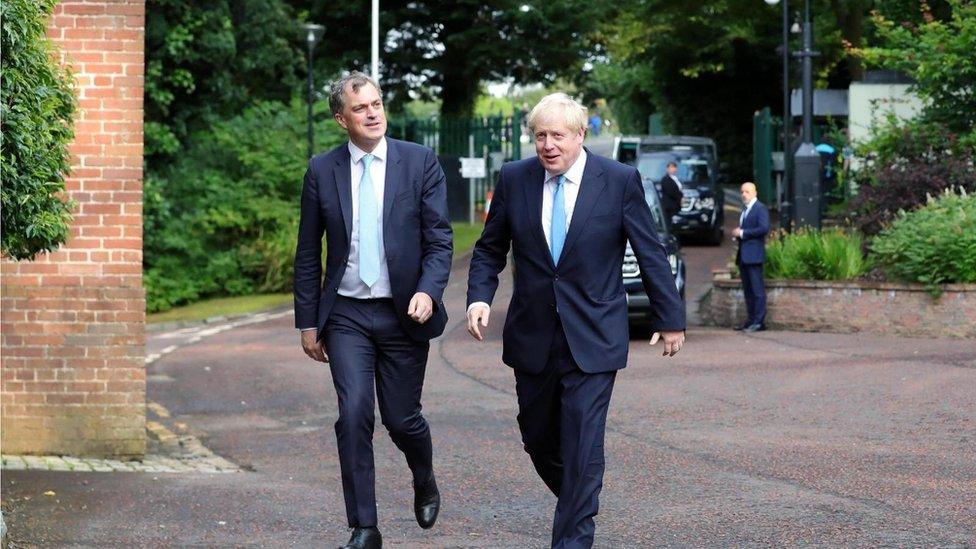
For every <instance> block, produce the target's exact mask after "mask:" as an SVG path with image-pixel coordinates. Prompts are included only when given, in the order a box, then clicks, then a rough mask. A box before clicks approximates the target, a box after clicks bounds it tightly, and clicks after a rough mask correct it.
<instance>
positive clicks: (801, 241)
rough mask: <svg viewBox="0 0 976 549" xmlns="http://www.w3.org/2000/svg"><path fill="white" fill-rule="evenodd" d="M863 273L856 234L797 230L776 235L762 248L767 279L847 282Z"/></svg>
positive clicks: (863, 262)
mask: <svg viewBox="0 0 976 549" xmlns="http://www.w3.org/2000/svg"><path fill="white" fill-rule="evenodd" d="M867 270H868V264H867V262H866V261H865V259H864V255H863V254H862V252H861V237H860V235H858V234H857V233H848V232H844V231H843V230H841V229H825V230H823V231H815V230H807V229H800V230H797V231H796V232H793V233H789V234H787V233H779V234H777V235H776V237H775V238H771V239H770V240H769V242H768V243H767V244H766V276H767V277H768V278H794V279H797V278H802V279H811V280H850V279H854V278H858V277H860V276H861V275H863V274H864V273H866V272H867Z"/></svg>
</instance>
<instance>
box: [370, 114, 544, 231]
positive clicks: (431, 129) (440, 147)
mask: <svg viewBox="0 0 976 549" xmlns="http://www.w3.org/2000/svg"><path fill="white" fill-rule="evenodd" d="M523 131H526V130H525V128H523V126H522V117H521V116H520V113H519V112H518V111H516V112H515V114H514V115H513V116H486V117H474V118H452V117H434V118H429V119H423V120H421V119H416V118H401V119H395V120H390V123H389V133H390V136H392V137H395V138H397V139H403V140H404V141H412V142H414V143H420V144H422V145H426V146H428V147H430V148H432V149H434V151H435V152H437V156H438V158H440V160H441V167H442V168H443V169H444V171H445V173H446V175H447V180H448V189H447V192H448V203H449V205H450V206H449V207H450V210H451V212H450V213H451V220H452V221H467V222H475V221H480V220H482V219H483V218H484V215H485V214H486V206H487V204H488V201H489V200H490V196H491V195H490V193H491V191H492V190H493V189H494V186H495V181H496V180H497V178H498V171H499V170H501V167H502V164H503V163H504V162H507V161H510V160H519V159H521V158H522V147H521V138H522V135H523ZM462 157H465V158H472V157H474V158H481V159H483V160H484V162H485V167H486V173H487V177H482V178H477V179H464V178H462V177H461V166H460V161H459V159H460V158H462Z"/></svg>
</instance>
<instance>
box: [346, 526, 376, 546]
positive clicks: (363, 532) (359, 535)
mask: <svg viewBox="0 0 976 549" xmlns="http://www.w3.org/2000/svg"><path fill="white" fill-rule="evenodd" d="M341 549H383V536H381V535H380V530H379V528H377V527H375V526H370V527H369V528H353V529H352V536H350V537H349V543H347V544H345V545H343V546H342V548H341Z"/></svg>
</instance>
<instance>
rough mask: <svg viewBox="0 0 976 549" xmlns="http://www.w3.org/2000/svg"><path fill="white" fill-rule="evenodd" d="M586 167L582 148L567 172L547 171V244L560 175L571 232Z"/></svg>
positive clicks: (544, 219) (544, 201) (544, 221)
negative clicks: (562, 177) (563, 176)
mask: <svg viewBox="0 0 976 549" xmlns="http://www.w3.org/2000/svg"><path fill="white" fill-rule="evenodd" d="M585 167H586V150H584V149H580V154H579V156H578V157H576V162H573V165H572V166H570V167H569V169H568V170H566V173H565V174H559V173H549V171H548V170H547V171H546V180H545V184H544V185H543V187H544V188H543V191H542V232H544V233H545V235H546V245H547V246H548V247H549V249H550V250H551V249H552V234H551V233H552V199H553V197H554V196H555V194H556V180H557V179H558V178H559V176H560V175H565V176H566V180H565V181H563V200H564V201H565V202H563V205H564V207H565V209H566V231H567V232H569V225H570V223H571V222H572V221H573V210H575V209H576V197H578V196H579V190H580V185H581V184H582V182H583V169H584V168H585ZM475 307H488V310H489V311H490V310H491V307H490V306H489V305H488V304H487V303H485V302H484V301H476V302H474V303H472V304H471V305H468V311H469V312H470V311H471V309H473V308H475Z"/></svg>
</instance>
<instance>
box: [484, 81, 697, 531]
mask: <svg viewBox="0 0 976 549" xmlns="http://www.w3.org/2000/svg"><path fill="white" fill-rule="evenodd" d="M586 120H587V118H586V108H584V107H583V106H582V105H580V104H579V103H577V102H576V101H575V100H573V99H572V98H570V97H569V96H567V95H566V94H564V93H554V94H551V95H548V96H546V97H544V98H543V99H542V100H541V101H540V102H539V104H538V105H536V106H535V108H534V109H532V112H530V113H529V116H528V124H529V129H530V131H531V135H532V136H533V139H534V141H535V148H536V153H537V156H536V157H535V158H529V159H525V160H520V161H518V162H511V163H509V164H506V165H505V166H503V167H502V170H501V174H500V176H499V180H498V185H497V187H496V188H495V192H494V198H493V200H492V204H491V210H489V214H488V220H487V221H486V223H485V229H484V232H483V233H482V234H481V238H480V239H479V240H478V243H477V244H475V248H474V255H473V256H472V258H471V269H470V272H469V275H468V309H467V317H468V318H467V321H468V332H469V333H470V334H471V335H472V336H473V337H474V338H475V339H477V340H479V341H481V340H482V339H483V338H484V336H483V334H482V329H484V328H486V327H487V326H488V319H489V315H490V312H491V302H492V299H493V297H494V295H495V290H496V289H497V288H498V274H499V273H500V272H501V271H502V269H503V268H504V267H505V262H506V257H507V255H508V251H509V248H510V247H511V248H513V249H514V261H515V290H514V293H513V295H512V301H511V303H510V304H509V308H508V316H507V318H506V319H505V327H504V334H503V352H502V361H503V362H505V364H508V365H509V366H511V367H512V368H514V370H515V391H516V394H517V397H518V405H519V414H518V424H519V429H520V431H521V434H522V442H523V444H524V446H525V451H526V452H527V453H528V454H529V457H530V458H531V460H532V463H533V465H534V466H535V469H536V471H537V472H538V474H539V476H540V477H542V480H543V481H544V482H545V483H546V486H548V487H549V489H550V490H552V492H553V494H555V495H556V497H557V498H558V499H557V503H556V511H555V516H554V518H553V526H552V547H554V548H557V547H558V548H570V547H572V548H577V547H590V546H592V545H593V537H594V523H593V517H594V516H595V515H596V514H597V510H598V507H599V505H598V497H599V494H600V489H601V488H602V486H603V471H604V457H603V439H604V432H605V429H606V418H607V408H608V407H609V404H610V395H611V393H612V391H613V383H614V378H615V376H616V371H617V370H619V369H621V368H623V367H625V366H626V365H627V350H628V343H629V337H628V327H627V298H626V294H625V293H624V288H623V282H622V279H621V276H620V268H621V265H622V264H623V259H624V251H625V248H626V243H627V241H628V240H629V241H630V243H631V246H632V248H633V250H634V254H635V255H636V256H637V261H638V264H639V265H640V270H641V276H642V279H643V282H644V288H645V289H646V290H647V295H648V296H649V298H650V301H651V309H652V311H653V318H654V322H653V330H654V333H653V335H652V336H651V344H652V345H653V344H655V343H657V341H658V340H663V342H664V354H665V355H667V356H674V354H675V353H677V352H678V350H679V349H681V346H682V345H683V343H684V329H685V314H684V305H683V304H682V302H681V298H680V297H679V295H678V292H677V289H676V288H675V285H674V279H673V278H672V276H671V269H670V267H669V265H668V260H667V253H666V252H665V249H664V247H663V246H662V245H661V243H660V242H659V241H658V239H657V232H656V229H655V228H654V223H653V221H652V218H651V211H650V208H649V207H648V205H647V202H645V198H644V188H643V187H642V185H641V178H640V175H639V174H638V173H637V170H636V169H634V168H633V167H630V166H626V165H624V164H620V163H618V162H615V161H613V160H609V159H606V158H603V157H600V156H597V155H595V154H592V153H591V152H589V151H587V150H586V149H585V148H584V147H583V139H584V137H585V135H586Z"/></svg>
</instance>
